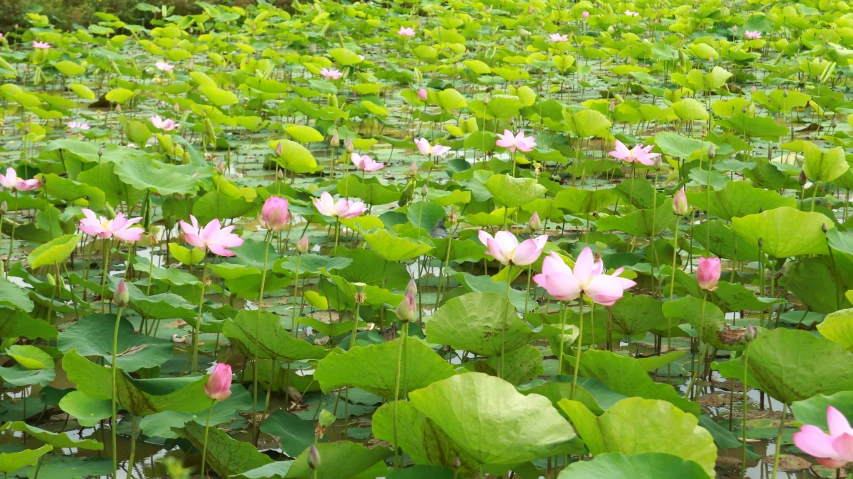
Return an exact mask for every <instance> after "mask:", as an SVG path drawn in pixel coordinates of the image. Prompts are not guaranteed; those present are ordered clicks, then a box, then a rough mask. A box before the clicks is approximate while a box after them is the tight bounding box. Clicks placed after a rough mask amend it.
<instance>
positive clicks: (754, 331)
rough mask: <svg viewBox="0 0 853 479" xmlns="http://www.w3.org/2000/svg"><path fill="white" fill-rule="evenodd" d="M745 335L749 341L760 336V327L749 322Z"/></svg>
mask: <svg viewBox="0 0 853 479" xmlns="http://www.w3.org/2000/svg"><path fill="white" fill-rule="evenodd" d="M743 337H744V338H745V339H746V341H747V342H752V341H754V340H755V338H757V337H758V328H756V327H755V326H753V325H751V324H747V325H746V332H745V333H744V335H743Z"/></svg>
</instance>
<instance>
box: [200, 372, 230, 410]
mask: <svg viewBox="0 0 853 479" xmlns="http://www.w3.org/2000/svg"><path fill="white" fill-rule="evenodd" d="M204 392H205V393H206V394H207V397H209V398H210V399H213V400H214V401H224V400H226V399H228V398H229V397H230V396H231V366H230V365H228V364H225V363H218V364H217V365H216V366H215V367H214V368H213V372H212V373H210V377H209V378H208V379H207V383H206V384H205V385H204Z"/></svg>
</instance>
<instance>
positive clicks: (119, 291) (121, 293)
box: [115, 279, 130, 307]
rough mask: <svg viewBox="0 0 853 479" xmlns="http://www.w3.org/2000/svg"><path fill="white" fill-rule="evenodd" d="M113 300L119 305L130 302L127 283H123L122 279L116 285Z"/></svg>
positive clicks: (125, 304)
mask: <svg viewBox="0 0 853 479" xmlns="http://www.w3.org/2000/svg"><path fill="white" fill-rule="evenodd" d="M115 300H116V304H117V305H119V306H121V307H125V306H127V304H128V303H130V292H129V291H128V290H127V284H125V282H124V279H122V280H121V281H119V282H118V287H116V292H115Z"/></svg>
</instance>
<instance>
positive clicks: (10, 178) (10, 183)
mask: <svg viewBox="0 0 853 479" xmlns="http://www.w3.org/2000/svg"><path fill="white" fill-rule="evenodd" d="M0 185H3V186H5V187H6V188H9V189H10V190H12V191H29V190H34V189H36V188H38V187H40V186H41V181H39V180H37V179H35V178H33V179H31V180H22V179H21V178H19V177H18V174H17V173H16V172H15V169H14V168H9V169H7V170H6V174H5V175H0Z"/></svg>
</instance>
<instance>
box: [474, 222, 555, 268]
mask: <svg viewBox="0 0 853 479" xmlns="http://www.w3.org/2000/svg"><path fill="white" fill-rule="evenodd" d="M479 239H480V242H481V243H483V244H484V245H486V248H488V251H487V253H488V254H490V255H491V256H492V257H493V258H495V260H497V261H498V262H499V263H501V264H510V263H512V264H514V265H516V266H527V265H529V264H532V263H533V262H535V261H536V260H537V259H539V255H541V254H542V250H543V249H544V248H545V243H547V242H548V235H542V236H537V237H536V238H529V239H526V240H524V241H522V242H521V244H519V243H518V239H517V238H516V237H515V235H514V234H512V233H510V232H509V231H498V232H497V233H495V236H494V237H492V235H490V234H489V233H487V232H486V231H483V230H480V233H479Z"/></svg>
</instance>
